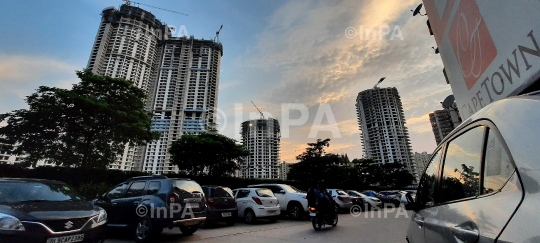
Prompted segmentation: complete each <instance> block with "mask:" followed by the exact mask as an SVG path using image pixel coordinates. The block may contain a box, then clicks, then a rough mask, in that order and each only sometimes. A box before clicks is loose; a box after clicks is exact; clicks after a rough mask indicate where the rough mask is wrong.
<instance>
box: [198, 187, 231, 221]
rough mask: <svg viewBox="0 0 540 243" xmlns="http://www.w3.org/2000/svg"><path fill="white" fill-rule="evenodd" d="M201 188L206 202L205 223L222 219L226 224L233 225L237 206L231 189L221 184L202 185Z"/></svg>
mask: <svg viewBox="0 0 540 243" xmlns="http://www.w3.org/2000/svg"><path fill="white" fill-rule="evenodd" d="M202 189H203V192H204V195H205V197H206V203H207V204H208V207H207V208H206V212H207V216H206V221H205V224H207V223H211V222H216V221H223V222H226V223H227V224H228V225H234V223H235V222H236V217H238V208H237V207H236V199H234V196H233V193H232V190H231V189H230V188H228V187H221V186H203V187H202Z"/></svg>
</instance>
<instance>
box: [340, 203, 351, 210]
mask: <svg viewBox="0 0 540 243" xmlns="http://www.w3.org/2000/svg"><path fill="white" fill-rule="evenodd" d="M337 205H338V206H339V207H340V208H341V209H350V208H351V207H352V206H353V203H352V202H348V203H339V202H338V203H337Z"/></svg>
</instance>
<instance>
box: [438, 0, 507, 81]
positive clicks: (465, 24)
mask: <svg viewBox="0 0 540 243" xmlns="http://www.w3.org/2000/svg"><path fill="white" fill-rule="evenodd" d="M448 35H449V38H450V42H451V43H452V48H453V49H454V54H455V55H456V58H457V61H458V63H459V66H460V67H461V72H462V74H463V78H464V79H465V83H466V84H467V88H468V89H469V90H470V89H471V88H472V87H473V86H474V84H476V81H478V79H479V78H480V76H481V75H482V74H483V73H484V72H485V71H486V69H487V68H488V67H489V65H490V64H491V63H492V62H493V60H495V57H497V48H496V47H495V43H493V39H492V38H491V34H490V33H489V30H488V28H487V25H486V23H485V22H484V18H483V17H482V15H481V14H480V9H479V8H478V5H477V4H476V1H461V2H460V4H459V7H458V11H457V13H456V15H455V17H454V21H453V22H452V26H451V27H450V31H449V33H448Z"/></svg>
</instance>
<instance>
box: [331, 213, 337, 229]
mask: <svg viewBox="0 0 540 243" xmlns="http://www.w3.org/2000/svg"><path fill="white" fill-rule="evenodd" d="M337 223H338V214H337V213H336V218H335V219H334V222H333V223H332V227H336V225H337Z"/></svg>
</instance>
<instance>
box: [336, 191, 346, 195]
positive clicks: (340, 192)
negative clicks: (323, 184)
mask: <svg viewBox="0 0 540 243" xmlns="http://www.w3.org/2000/svg"><path fill="white" fill-rule="evenodd" d="M336 192H337V194H338V195H341V196H345V195H347V193H346V192H344V191H341V190H338V191H336Z"/></svg>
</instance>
